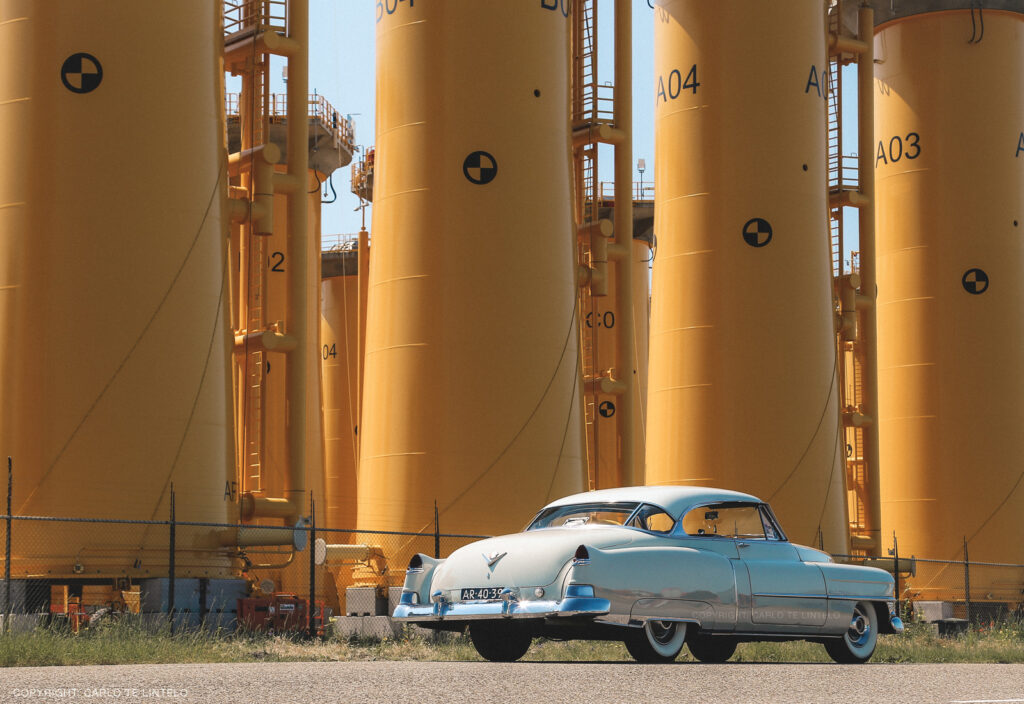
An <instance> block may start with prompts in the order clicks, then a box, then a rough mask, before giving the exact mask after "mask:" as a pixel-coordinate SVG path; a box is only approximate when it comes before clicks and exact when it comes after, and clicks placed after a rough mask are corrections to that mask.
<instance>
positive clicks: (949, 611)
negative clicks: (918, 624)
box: [914, 601, 953, 623]
mask: <svg viewBox="0 0 1024 704" xmlns="http://www.w3.org/2000/svg"><path fill="white" fill-rule="evenodd" d="M914 615H915V616H916V617H917V618H918V620H920V621H924V622H925V623H935V622H936V621H941V620H943V619H948V618H953V604H952V603H950V602H948V601H915V602H914Z"/></svg>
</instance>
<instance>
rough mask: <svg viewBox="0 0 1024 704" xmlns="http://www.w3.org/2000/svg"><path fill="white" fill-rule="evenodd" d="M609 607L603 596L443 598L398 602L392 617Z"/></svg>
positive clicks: (578, 612)
mask: <svg viewBox="0 0 1024 704" xmlns="http://www.w3.org/2000/svg"><path fill="white" fill-rule="evenodd" d="M610 610H611V603H610V602H609V601H608V600H607V599H597V598H594V597H567V598H565V599H563V600H561V601H540V600H531V601H515V600H508V601H506V600H502V601H455V602H450V601H445V600H440V601H437V602H435V603H433V604H422V605H420V604H399V605H398V608H396V609H395V613H394V615H393V616H392V618H395V619H398V620H401V621H472V620H477V619H500V618H551V617H565V616H600V615H602V614H606V613H608V612H609V611H610Z"/></svg>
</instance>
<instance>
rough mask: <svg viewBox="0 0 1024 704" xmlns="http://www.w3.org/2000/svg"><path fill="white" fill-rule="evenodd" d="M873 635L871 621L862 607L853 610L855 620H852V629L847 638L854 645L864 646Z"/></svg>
mask: <svg viewBox="0 0 1024 704" xmlns="http://www.w3.org/2000/svg"><path fill="white" fill-rule="evenodd" d="M870 636H871V622H870V621H868V618H867V616H865V615H864V613H863V612H862V611H861V610H860V609H856V610H855V611H854V612H853V621H851V622H850V630H849V631H848V632H847V638H849V639H850V642H851V643H852V644H853V645H854V646H862V645H864V644H865V643H867V641H868V638H869V637H870Z"/></svg>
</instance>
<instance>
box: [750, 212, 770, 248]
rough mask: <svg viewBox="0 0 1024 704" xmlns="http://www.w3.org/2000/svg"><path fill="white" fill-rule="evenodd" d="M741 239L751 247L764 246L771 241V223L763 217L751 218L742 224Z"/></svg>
mask: <svg viewBox="0 0 1024 704" xmlns="http://www.w3.org/2000/svg"><path fill="white" fill-rule="evenodd" d="M743 241H744V242H746V243H747V244H749V245H750V246H751V247H764V246H765V245H766V244H768V243H769V242H771V241H772V225H771V223H770V222H768V221H767V220H765V219H764V218H751V219H750V220H747V223H746V224H745V225H744V226H743Z"/></svg>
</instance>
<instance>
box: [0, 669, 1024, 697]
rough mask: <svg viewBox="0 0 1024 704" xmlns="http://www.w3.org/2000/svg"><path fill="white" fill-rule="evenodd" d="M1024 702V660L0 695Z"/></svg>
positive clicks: (315, 676) (133, 684) (507, 672)
mask: <svg viewBox="0 0 1024 704" xmlns="http://www.w3.org/2000/svg"><path fill="white" fill-rule="evenodd" d="M112 701H122V702H156V701H168V702H180V703H182V704H184V703H189V704H192V703H193V702H204V703H205V702H209V703H210V704H219V703H221V702H223V703H224V704H228V703H230V704H248V703H251V704H263V703H264V702H266V703H267V704H271V703H273V704H279V703H281V702H294V703H295V704H300V703H306V702H310V703H312V702H346V703H347V702H417V703H428V702H439V703H444V704H458V703H460V702H467V703H472V704H482V703H483V702H534V701H535V702H553V703H554V702H602V703H612V702H629V703H630V704H636V703H637V702H674V703H679V702H702V703H705V702H718V701H721V702H730V703H737V704H738V703H743V702H758V703H759V704H760V703H763V702H830V703H832V702H851V703H853V702H856V703H857V704H863V703H864V702H875V701H879V702H908V703H909V702H913V703H915V704H919V703H930V702H936V703H939V702H942V703H949V702H957V703H961V702H972V703H975V702H986V703H987V702H1024V665H952V664H940V665H932V664H928V665H924V664H922V665H909V664H908V665H887V664H878V665H871V664H868V665H855V666H841V665H816V664H777V663H771V664H739V663H737V664H726V665H696V664H688V663H677V664H673V665H637V664H633V663H627V662H623V663H606V662H605V663H530V662H521V663H510V664H495V663H482V662H481V663H473V662H341V663H252V664H250V663H241V664H240V663H218V664H198V665H116V666H89V667H38V668H8V669H4V670H2V671H0V702H2V703H7V702H19V703H24V702H112Z"/></svg>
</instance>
